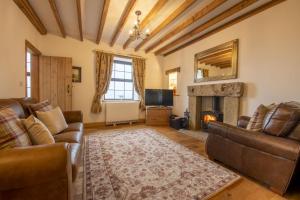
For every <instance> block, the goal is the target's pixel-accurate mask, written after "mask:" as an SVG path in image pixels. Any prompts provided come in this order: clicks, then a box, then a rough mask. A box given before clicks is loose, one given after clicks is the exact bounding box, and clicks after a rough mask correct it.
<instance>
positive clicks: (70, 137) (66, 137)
mask: <svg viewBox="0 0 300 200" xmlns="http://www.w3.org/2000/svg"><path fill="white" fill-rule="evenodd" d="M82 137H83V132H82V131H69V132H62V133H59V134H57V135H54V140H55V142H68V143H79V144H81V142H82Z"/></svg>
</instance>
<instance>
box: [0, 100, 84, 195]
mask: <svg viewBox="0 0 300 200" xmlns="http://www.w3.org/2000/svg"><path fill="white" fill-rule="evenodd" d="M30 103H35V101H34V100H33V99H30V98H22V99H0V108H2V107H10V108H12V109H13V110H14V111H15V112H16V113H17V114H18V116H19V117H20V118H25V117H28V116H29V114H30V113H29V110H28V104H30ZM64 116H65V118H66V121H67V123H68V128H67V129H65V130H64V131H63V132H61V133H59V134H58V135H55V136H54V138H55V141H56V143H55V144H51V145H35V146H29V147H22V148H14V149H8V150H1V151H0V199H22V200H23V199H31V200H33V199H43V200H44V199H55V200H59V199H72V198H73V193H72V188H73V183H74V181H75V180H76V177H77V173H78V167H79V163H80V159H81V149H82V142H83V123H82V113H81V111H67V112H64Z"/></svg>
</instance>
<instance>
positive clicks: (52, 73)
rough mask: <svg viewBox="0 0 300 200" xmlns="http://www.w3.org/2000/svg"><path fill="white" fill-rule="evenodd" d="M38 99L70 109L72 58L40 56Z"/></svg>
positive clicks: (63, 108)
mask: <svg viewBox="0 0 300 200" xmlns="http://www.w3.org/2000/svg"><path fill="white" fill-rule="evenodd" d="M39 83H40V84H39V85H40V87H39V93H40V100H41V101H43V100H46V99H48V100H49V101H50V103H51V104H52V105H53V106H59V107H60V108H61V109H62V110H64V111H66V110H72V59H71V58H64V57H53V56H51V57H50V56H41V57H40V66H39Z"/></svg>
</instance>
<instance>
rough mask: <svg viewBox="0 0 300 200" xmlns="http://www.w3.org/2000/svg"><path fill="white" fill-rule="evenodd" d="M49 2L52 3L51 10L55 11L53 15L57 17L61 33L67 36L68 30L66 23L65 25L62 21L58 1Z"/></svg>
mask: <svg viewBox="0 0 300 200" xmlns="http://www.w3.org/2000/svg"><path fill="white" fill-rule="evenodd" d="M49 4H50V7H51V10H52V12H53V15H54V17H55V20H56V22H57V25H58V27H59V30H60V33H61V35H62V36H63V37H64V38H65V37H66V31H65V28H64V25H63V23H62V21H61V18H60V15H59V12H58V10H57V6H56V3H55V0H49Z"/></svg>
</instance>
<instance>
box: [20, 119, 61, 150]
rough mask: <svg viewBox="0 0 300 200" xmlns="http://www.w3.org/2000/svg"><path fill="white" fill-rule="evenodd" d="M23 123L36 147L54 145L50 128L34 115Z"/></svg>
mask: <svg viewBox="0 0 300 200" xmlns="http://www.w3.org/2000/svg"><path fill="white" fill-rule="evenodd" d="M22 123H23V124H24V126H25V127H26V129H27V131H28V135H29V137H30V139H31V142H32V143H33V144H35V145H40V144H54V143H55V141H54V138H53V136H52V134H51V133H50V131H49V130H48V128H47V127H46V126H45V125H44V124H43V123H42V122H41V121H40V120H39V119H37V118H35V117H34V116H33V115H30V116H29V117H28V118H27V119H23V120H22Z"/></svg>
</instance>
